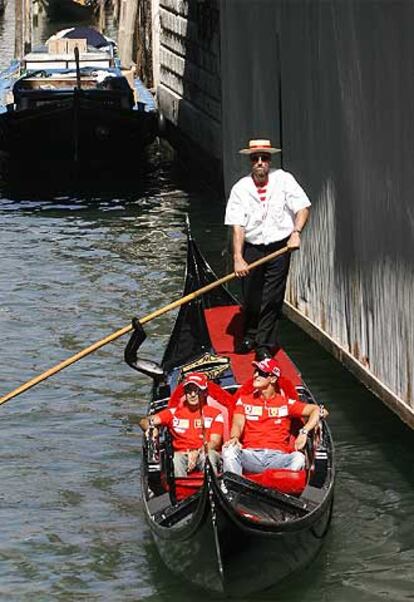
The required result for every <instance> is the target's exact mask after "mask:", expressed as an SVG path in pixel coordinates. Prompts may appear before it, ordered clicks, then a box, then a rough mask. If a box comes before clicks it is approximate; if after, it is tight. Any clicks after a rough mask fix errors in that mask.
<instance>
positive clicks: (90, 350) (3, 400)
mask: <svg viewBox="0 0 414 602" xmlns="http://www.w3.org/2000/svg"><path fill="white" fill-rule="evenodd" d="M292 250H293V249H291V248H290V247H283V248H282V249H279V250H278V251H275V252H274V253H270V254H269V255H266V257H262V258H261V259H258V260H257V261H254V262H253V263H250V264H249V266H248V268H247V271H250V270H253V269H254V268H256V267H258V266H259V265H262V264H263V263H266V262H267V261H270V260H271V259H274V258H275V257H278V256H279V255H283V254H284V253H288V252H290V251H292ZM234 278H236V272H232V273H231V274H227V276H223V277H222V278H219V279H218V280H216V281H215V282H211V283H210V284H207V285H206V286H203V287H202V288H199V289H198V290H197V291H194V292H192V293H190V294H189V295H185V297H181V299H177V300H176V301H173V302H172V303H169V304H168V305H165V306H164V307H161V308H160V309H157V310H155V311H153V312H152V313H150V314H148V315H147V316H145V317H143V318H140V320H139V321H140V322H141V324H146V323H147V322H150V321H151V320H154V319H155V318H158V316H162V315H163V314H166V313H167V312H169V311H171V310H172V309H175V308H176V307H180V306H181V305H184V304H185V303H188V302H189V301H192V300H193V299H196V298H197V297H200V296H201V295H204V293H208V291H211V290H213V289H214V288H216V287H218V286H220V285H222V284H225V283H226V282H230V280H233V279H234ZM132 328H133V327H132V324H129V325H128V326H124V328H121V329H120V330H117V331H115V332H113V333H112V334H110V335H109V336H107V337H105V338H104V339H101V340H100V341H97V342H96V343H93V345H90V346H89V347H86V348H85V349H83V350H82V351H79V353H76V354H75V355H72V356H71V357H68V358H67V359H66V360H64V361H63V362H60V363H59V364H56V366H54V367H53V368H50V369H49V370H46V372H42V374H39V375H38V376H36V377H35V378H32V379H31V380H28V381H27V382H25V383H24V384H23V385H20V387H17V388H16V389H13V391H10V393H7V395H4V396H3V397H0V405H2V404H3V403H6V401H9V400H10V399H12V398H13V397H17V395H20V394H21V393H24V392H25V391H27V390H28V389H31V388H32V387H34V386H35V385H37V384H39V383H41V382H42V381H44V380H46V379H47V378H49V377H50V376H53V375H54V374H56V373H57V372H60V371H61V370H63V369H64V368H67V367H68V366H70V365H71V364H74V363H75V362H77V361H79V360H80V359H82V358H83V357H85V356H87V355H89V354H90V353H93V352H94V351H96V350H97V349H100V348H101V347H104V346H105V345H107V344H108V343H111V342H112V341H115V340H116V339H119V337H122V336H123V335H124V334H127V333H128V332H130V331H131V330H132Z"/></svg>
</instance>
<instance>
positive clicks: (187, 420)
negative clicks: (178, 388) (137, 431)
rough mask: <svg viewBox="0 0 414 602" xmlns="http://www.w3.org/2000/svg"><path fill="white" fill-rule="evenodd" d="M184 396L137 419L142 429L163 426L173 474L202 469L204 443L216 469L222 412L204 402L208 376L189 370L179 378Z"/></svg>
mask: <svg viewBox="0 0 414 602" xmlns="http://www.w3.org/2000/svg"><path fill="white" fill-rule="evenodd" d="M183 386H184V392H185V400H184V403H183V404H182V405H179V406H177V407H171V408H166V409H165V410H161V412H158V413H157V414H154V415H152V416H147V417H146V418H142V419H141V420H140V426H141V428H142V429H143V430H144V431H147V430H148V429H149V428H150V427H156V426H159V425H164V426H167V427H168V429H169V431H170V433H171V436H172V443H173V449H174V474H175V476H176V477H186V476H187V475H188V474H189V473H191V472H192V471H193V470H203V469H204V461H205V451H204V449H205V444H206V446H207V449H208V456H209V459H210V462H211V464H212V466H213V468H214V470H215V471H216V472H217V471H218V468H219V465H220V455H219V453H218V450H219V449H220V447H221V444H222V440H223V423H224V419H223V415H222V413H221V412H220V410H218V409H216V408H213V407H211V406H209V405H207V388H208V380H207V377H206V376H205V374H202V373H200V372H192V373H189V374H187V375H186V376H185V378H184V380H183Z"/></svg>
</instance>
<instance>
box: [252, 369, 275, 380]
mask: <svg viewBox="0 0 414 602" xmlns="http://www.w3.org/2000/svg"><path fill="white" fill-rule="evenodd" d="M254 373H255V374H257V376H261V377H262V378H270V376H272V373H271V372H264V370H260V368H256V370H255V371H254Z"/></svg>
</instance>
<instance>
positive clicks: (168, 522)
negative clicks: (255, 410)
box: [125, 232, 335, 596]
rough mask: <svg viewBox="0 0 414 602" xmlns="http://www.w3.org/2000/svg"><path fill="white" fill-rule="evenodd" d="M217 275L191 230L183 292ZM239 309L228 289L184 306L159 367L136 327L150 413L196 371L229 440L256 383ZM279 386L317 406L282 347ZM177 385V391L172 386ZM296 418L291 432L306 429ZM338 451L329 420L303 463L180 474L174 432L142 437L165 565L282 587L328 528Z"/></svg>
mask: <svg viewBox="0 0 414 602" xmlns="http://www.w3.org/2000/svg"><path fill="white" fill-rule="evenodd" d="M215 280H216V277H215V275H214V273H213V272H212V270H211V268H210V267H209V265H208V264H207V263H206V261H205V259H204V258H203V257H202V255H201V254H200V252H199V250H198V248H197V246H196V244H195V242H194V240H193V239H192V237H191V233H190V232H189V234H188V251H187V272H186V279H185V288H184V294H185V295H189V294H190V293H192V292H194V291H196V290H198V289H200V288H201V287H204V286H206V285H208V284H210V283H213V282H214V281H215ZM242 320H243V316H242V312H241V309H240V306H239V304H238V302H237V301H236V300H235V299H234V298H233V296H232V295H231V294H230V293H229V292H228V291H227V290H226V289H225V288H223V287H221V286H220V287H216V288H213V289H212V290H211V291H210V292H207V293H206V294H204V295H202V296H197V297H196V298H194V299H193V300H191V301H190V302H189V303H188V304H186V305H183V306H182V307H181V309H180V311H179V313H178V317H177V320H176V323H175V326H174V329H173V331H172V334H171V337H170V340H169V343H168V345H167V348H166V350H165V353H164V356H163V359H162V362H161V366H159V367H158V368H157V366H154V365H152V364H151V363H149V362H147V361H142V360H140V359H139V358H138V356H137V351H138V348H139V346H140V345H141V343H142V342H143V340H144V339H145V333H144V332H143V329H142V327H141V326H140V324H139V323H135V331H134V333H133V335H132V337H131V339H130V341H129V343H128V345H127V347H126V350H125V359H126V361H127V363H128V364H129V365H131V366H132V367H133V368H135V369H137V370H139V371H141V372H143V373H145V374H148V375H150V376H152V378H153V379H154V386H153V394H152V399H151V401H150V403H149V408H148V413H149V414H153V413H156V412H158V411H159V410H161V409H164V408H165V407H167V406H169V407H171V406H173V405H174V404H177V403H179V399H178V398H177V393H176V392H177V391H179V390H180V388H179V387H178V388H177V385H178V384H179V383H180V381H181V379H182V378H183V376H184V375H185V374H186V373H188V372H190V371H194V370H196V371H202V372H205V373H206V374H207V375H208V377H209V379H210V383H213V385H214V386H212V389H211V391H212V393H211V396H209V398H208V403H210V404H212V405H215V406H216V407H220V408H221V409H222V412H223V416H224V419H225V437H226V431H227V436H228V433H229V428H230V421H231V414H232V409H233V406H234V403H235V400H236V399H237V398H238V396H239V394H240V391H241V389H240V386H241V385H242V383H245V384H243V385H242V386H243V388H244V389H245V388H246V387H248V386H249V379H250V377H251V374H252V366H251V361H252V359H253V356H251V354H250V355H249V354H247V355H238V354H237V353H236V352H235V345H236V342H237V339H238V337H239V336H240V335H241V326H242ZM275 357H276V360H277V362H278V364H279V366H280V368H281V378H280V386H281V387H282V388H283V390H284V392H285V393H286V394H287V395H288V396H289V398H295V399H300V400H302V401H305V402H306V403H317V402H316V400H315V399H314V398H313V397H312V394H311V393H310V391H309V390H308V388H307V387H306V385H305V383H304V382H303V381H302V379H301V376H300V373H299V372H298V370H297V368H296V367H295V365H294V364H293V362H292V361H291V360H290V359H289V357H288V355H287V354H286V353H285V352H284V351H283V350H279V351H278V352H277V354H276V356H275ZM174 391H175V392H174ZM300 426H301V424H295V425H294V429H293V432H292V436H294V435H295V433H296V431H297V430H298V429H299V428H300ZM334 478H335V471H334V450H333V442H332V438H331V434H330V431H329V428H328V426H327V424H326V422H325V421H321V424H320V427H319V428H318V430H317V432H316V433H314V435H313V438H312V439H309V442H308V446H307V449H306V468H305V469H304V470H301V471H290V470H267V471H265V472H264V473H261V474H259V475H257V474H256V475H247V474H243V476H242V477H239V476H236V475H235V474H232V473H224V474H219V475H215V474H214V472H213V470H212V468H211V465H210V464H209V463H208V462H207V464H206V468H205V471H204V473H203V474H194V473H190V475H189V476H188V477H187V478H180V479H177V478H174V471H173V467H172V447H171V439H170V435H169V433H168V431H167V430H166V429H165V428H164V429H161V430H160V435H159V437H158V439H157V440H155V441H154V440H153V439H152V438H149V439H148V440H145V441H144V449H143V480H142V493H143V498H144V508H145V513H146V516H147V519H148V523H149V525H150V528H151V531H152V534H153V537H154V540H155V543H156V545H157V548H158V550H159V553H160V555H161V557H162V558H163V560H164V561H165V563H166V565H167V566H168V567H169V568H170V569H171V570H172V571H173V572H175V573H177V574H179V575H181V576H182V577H183V578H184V579H186V580H188V581H190V582H191V583H193V584H195V585H198V586H200V587H202V588H204V589H206V590H210V591H215V592H224V593H225V594H227V595H231V596H241V595H246V594H247V593H249V592H254V591H258V590H261V589H264V588H267V587H269V586H272V585H274V584H276V583H277V582H278V581H280V580H281V579H283V578H285V577H286V576H288V575H290V574H291V573H293V572H294V571H298V570H300V569H301V568H303V567H304V566H305V565H307V564H308V563H309V562H310V561H311V560H312V559H313V558H314V557H315V555H316V554H317V552H318V550H319V549H320V547H321V545H322V543H323V540H324V537H325V535H326V533H327V531H328V528H329V524H330V520H331V513H332V507H333V492H334Z"/></svg>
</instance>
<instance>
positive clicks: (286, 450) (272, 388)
mask: <svg viewBox="0 0 414 602" xmlns="http://www.w3.org/2000/svg"><path fill="white" fill-rule="evenodd" d="M253 365H254V366H255V371H254V376H253V387H254V391H253V393H251V394H247V395H242V396H241V397H240V399H238V401H237V403H236V406H235V409H234V414H233V424H232V427H231V432H230V439H229V440H228V441H227V442H226V443H225V444H224V446H223V470H224V471H229V472H234V473H236V474H238V475H241V474H242V471H244V472H247V473H249V472H250V473H258V472H263V471H264V470H267V469H270V468H286V469H290V470H301V469H302V468H304V466H305V456H304V455H303V453H302V452H301V451H300V450H302V449H303V448H304V447H305V445H306V440H307V437H308V434H309V433H310V431H312V429H313V428H315V426H316V425H317V424H318V423H319V418H320V416H321V412H323V416H324V417H325V416H327V415H328V412H327V411H326V410H322V411H321V409H320V407H319V406H318V405H316V404H309V403H302V402H300V401H296V400H294V399H288V398H287V397H286V395H285V394H284V393H283V392H282V391H281V389H280V388H279V386H278V378H279V376H280V370H279V367H278V365H277V364H276V362H275V360H274V359H271V358H267V359H264V360H262V361H260V362H253ZM292 418H305V419H306V424H305V427H303V428H302V429H300V431H299V435H298V437H297V439H296V441H295V451H293V452H292V450H291V447H290V434H291V432H290V426H291V419H292Z"/></svg>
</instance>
